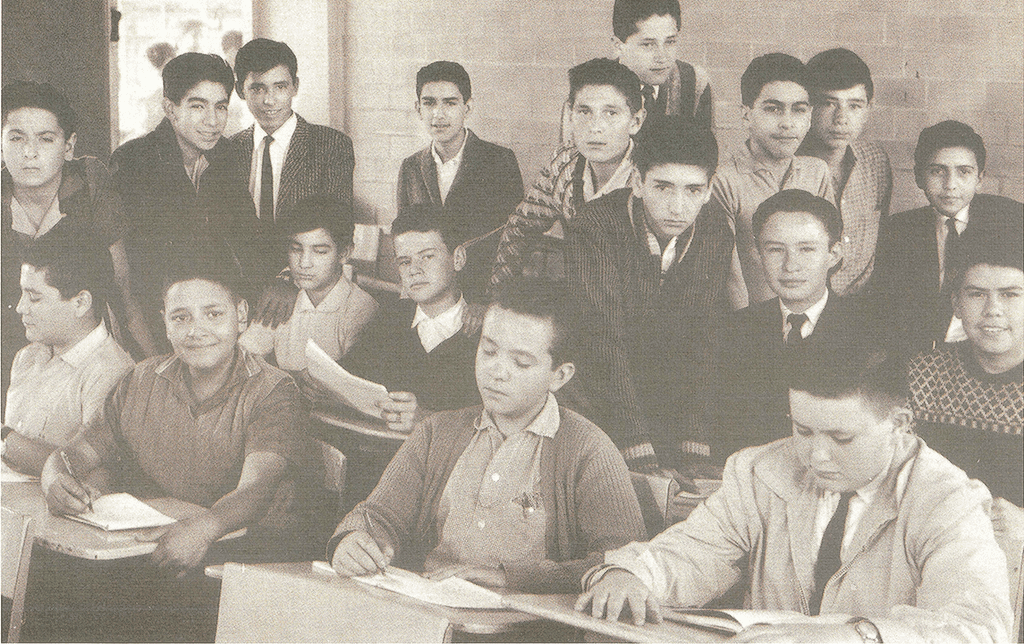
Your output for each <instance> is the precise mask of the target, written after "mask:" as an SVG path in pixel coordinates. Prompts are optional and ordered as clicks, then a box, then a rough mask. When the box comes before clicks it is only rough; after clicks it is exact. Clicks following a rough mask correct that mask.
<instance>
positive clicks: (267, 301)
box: [253, 279, 299, 329]
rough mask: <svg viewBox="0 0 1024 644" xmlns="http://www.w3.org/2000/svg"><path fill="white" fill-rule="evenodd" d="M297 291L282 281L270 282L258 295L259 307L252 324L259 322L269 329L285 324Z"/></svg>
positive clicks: (293, 286) (293, 304)
mask: <svg viewBox="0 0 1024 644" xmlns="http://www.w3.org/2000/svg"><path fill="white" fill-rule="evenodd" d="M298 294H299V289H297V288H296V287H295V285H294V284H292V283H291V282H286V281H284V280H282V279H274V280H271V282H270V284H269V285H268V286H267V287H266V288H265V289H263V292H262V293H260V301H259V305H258V306H257V307H256V315H255V316H254V317H253V322H259V323H261V324H263V325H265V326H269V327H270V328H271V329H276V328H277V327H278V326H280V325H281V324H282V323H284V322H287V321H288V319H289V318H290V317H291V316H292V310H293V309H295V298H296V297H297V296H298Z"/></svg>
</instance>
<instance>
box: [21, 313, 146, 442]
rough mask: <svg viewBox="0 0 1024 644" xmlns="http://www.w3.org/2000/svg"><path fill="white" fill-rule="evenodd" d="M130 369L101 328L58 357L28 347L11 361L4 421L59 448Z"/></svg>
mask: <svg viewBox="0 0 1024 644" xmlns="http://www.w3.org/2000/svg"><path fill="white" fill-rule="evenodd" d="M134 364H135V363H134V362H133V361H132V359H131V356H129V355H128V353H127V352H126V351H125V350H124V349H122V348H121V346H120V345H118V344H117V342H115V341H114V339H113V338H112V337H110V334H109V333H107V328H106V327H105V326H104V325H103V323H100V324H98V325H97V326H96V328H95V329H93V330H92V331H90V332H89V334H88V335H86V336H85V337H84V338H82V339H81V340H80V341H79V342H78V343H77V344H75V346H73V347H71V348H70V349H68V350H67V351H65V352H64V353H62V354H61V355H59V356H54V355H53V350H52V349H51V348H50V347H48V346H46V345H43V344H39V343H38V342H37V343H33V344H30V345H28V346H27V347H25V348H23V349H22V350H21V351H19V352H18V354H17V355H16V356H15V357H14V365H13V366H12V367H11V385H10V388H9V389H8V391H7V406H6V409H5V410H4V419H5V422H6V423H7V425H8V426H10V427H13V428H14V429H15V430H16V431H17V432H18V433H19V434H22V435H24V436H27V437H28V438H34V439H38V440H42V441H45V442H47V443H50V444H51V445H56V446H58V447H63V446H65V445H67V444H69V443H70V442H71V441H72V440H73V439H74V438H75V436H77V434H78V432H79V431H80V430H81V429H82V427H83V426H84V425H86V424H88V423H90V422H92V421H93V420H94V419H95V418H96V417H97V416H99V413H100V411H101V410H102V409H103V403H104V401H105V400H106V399H107V395H108V394H109V393H110V391H111V390H112V389H113V388H114V387H115V386H116V385H117V383H118V381H119V380H121V378H122V377H123V376H124V375H125V374H126V373H128V372H129V371H131V369H132V366H133V365H134Z"/></svg>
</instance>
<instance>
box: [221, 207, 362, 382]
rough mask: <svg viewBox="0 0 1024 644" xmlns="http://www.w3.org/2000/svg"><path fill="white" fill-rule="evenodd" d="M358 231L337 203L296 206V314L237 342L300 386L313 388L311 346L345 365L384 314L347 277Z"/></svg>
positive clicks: (292, 249)
mask: <svg viewBox="0 0 1024 644" xmlns="http://www.w3.org/2000/svg"><path fill="white" fill-rule="evenodd" d="M353 229H354V225H353V222H352V214H351V212H349V211H348V209H347V208H345V207H344V206H343V205H342V204H341V202H339V201H338V200H337V199H335V198H333V197H329V196H321V195H313V196H310V197H306V198H305V199H303V200H302V201H300V202H299V203H298V204H296V206H295V208H294V209H293V210H292V215H291V217H289V218H288V219H287V220H286V221H285V222H284V226H283V232H284V233H285V234H286V235H287V248H288V269H289V272H290V274H291V281H292V283H293V284H295V285H296V286H298V287H299V289H300V290H299V292H298V295H297V296H296V298H295V304H294V309H295V310H294V311H293V313H292V316H291V318H290V319H289V320H288V321H287V322H285V323H283V324H281V325H280V326H278V327H277V328H276V329H273V328H270V327H269V326H267V325H266V324H263V323H261V322H254V323H253V324H251V325H249V328H247V329H246V330H245V332H244V333H243V334H242V336H241V337H240V338H239V339H238V344H239V346H241V347H242V348H243V349H245V350H246V351H248V352H250V353H253V354H256V355H258V356H262V357H264V358H266V357H267V356H268V355H270V354H271V353H273V354H274V360H275V361H276V362H277V366H278V367H280V368H281V369H284V370H285V371H288V372H291V373H292V375H293V376H295V377H296V378H297V379H298V381H299V382H300V384H304V385H307V386H313V385H310V381H309V379H308V374H306V373H304V372H305V369H306V341H307V340H310V339H312V340H313V341H314V342H316V343H317V345H318V346H319V347H320V348H321V349H323V350H324V351H325V352H326V353H327V355H329V356H331V358H333V359H334V360H340V359H341V358H342V356H344V355H345V354H346V353H348V350H349V349H350V348H352V345H354V344H355V342H356V339H357V338H358V337H359V334H360V332H362V330H363V328H364V327H365V326H366V325H367V324H369V323H370V322H371V320H373V318H374V316H376V314H377V311H378V310H379V308H380V307H379V306H378V305H377V301H376V300H375V299H373V297H372V296H370V294H369V293H367V292H366V291H364V290H363V289H361V288H359V287H358V286H357V285H356V284H354V283H353V282H352V281H351V280H349V279H348V278H347V277H345V275H344V266H345V262H346V261H347V260H348V257H349V254H350V253H351V252H352V233H353Z"/></svg>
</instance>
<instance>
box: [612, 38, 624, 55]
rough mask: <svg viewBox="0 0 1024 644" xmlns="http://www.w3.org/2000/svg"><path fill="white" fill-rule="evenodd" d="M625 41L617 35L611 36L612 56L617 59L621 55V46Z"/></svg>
mask: <svg viewBox="0 0 1024 644" xmlns="http://www.w3.org/2000/svg"><path fill="white" fill-rule="evenodd" d="M625 45H626V43H624V42H622V41H621V40H619V37H618V36H612V58H614V59H615V60H618V59H619V58H621V57H622V48H623V47H624V46H625Z"/></svg>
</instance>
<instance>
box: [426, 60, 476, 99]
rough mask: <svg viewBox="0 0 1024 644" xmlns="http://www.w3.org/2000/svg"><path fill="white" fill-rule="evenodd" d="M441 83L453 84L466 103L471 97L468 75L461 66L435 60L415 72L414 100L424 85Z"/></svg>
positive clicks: (471, 87) (470, 84) (471, 86)
mask: <svg viewBox="0 0 1024 644" xmlns="http://www.w3.org/2000/svg"><path fill="white" fill-rule="evenodd" d="M442 81H444V82H449V83H454V84H455V86H456V87H458V88H459V93H460V94H462V100H463V101H468V100H469V99H470V98H472V97H473V85H472V83H470V82H469V73H468V72H466V69H465V68H464V67H463V66H462V65H460V64H458V63H453V62H452V61H450V60H435V61H434V62H432V63H430V64H429V65H426V66H424V67H421V68H420V70H419V71H418V72H416V100H419V98H420V95H421V94H422V93H423V86H424V85H426V84H427V83H437V82H442Z"/></svg>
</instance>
